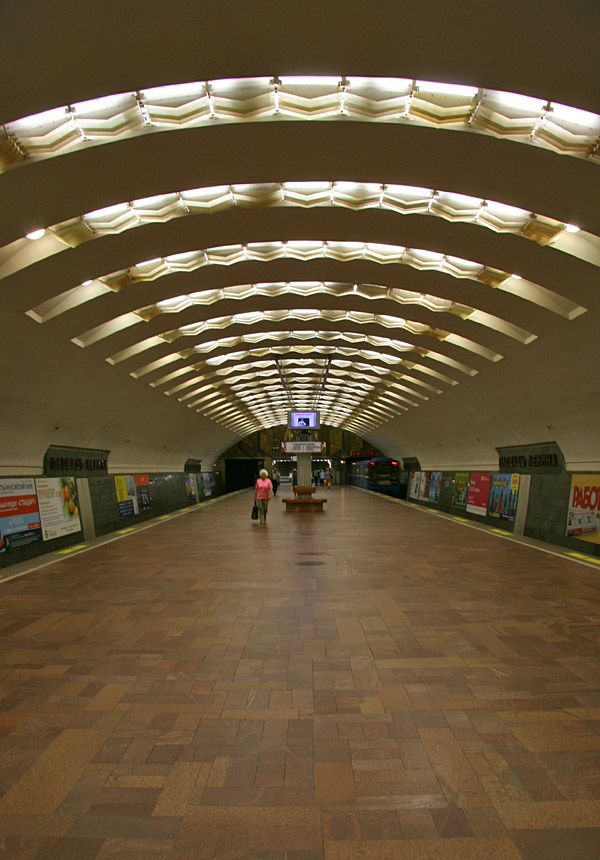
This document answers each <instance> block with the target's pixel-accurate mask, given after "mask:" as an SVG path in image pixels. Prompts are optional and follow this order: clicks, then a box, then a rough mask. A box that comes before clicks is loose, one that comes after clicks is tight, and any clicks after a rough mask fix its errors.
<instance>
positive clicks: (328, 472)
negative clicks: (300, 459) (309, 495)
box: [325, 469, 333, 487]
mask: <svg viewBox="0 0 600 860" xmlns="http://www.w3.org/2000/svg"><path fill="white" fill-rule="evenodd" d="M332 480H333V475H332V474H331V469H326V470H325V486H326V487H330V486H331V482H332Z"/></svg>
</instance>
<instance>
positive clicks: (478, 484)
mask: <svg viewBox="0 0 600 860" xmlns="http://www.w3.org/2000/svg"><path fill="white" fill-rule="evenodd" d="M491 483H492V476H491V475H490V473H489V472H471V477H470V479H469V494H468V496H467V511H468V512H469V513H470V514H477V516H480V517H485V515H486V513H487V505H488V499H489V496H490V486H491Z"/></svg>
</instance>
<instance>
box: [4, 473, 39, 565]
mask: <svg viewBox="0 0 600 860" xmlns="http://www.w3.org/2000/svg"><path fill="white" fill-rule="evenodd" d="M41 539H42V529H41V524H40V512H39V509H38V500H37V495H36V492H35V480H34V479H33V478H0V552H6V550H11V549H18V548H19V547H22V546H26V545H27V544H29V543H36V542H37V541H41Z"/></svg>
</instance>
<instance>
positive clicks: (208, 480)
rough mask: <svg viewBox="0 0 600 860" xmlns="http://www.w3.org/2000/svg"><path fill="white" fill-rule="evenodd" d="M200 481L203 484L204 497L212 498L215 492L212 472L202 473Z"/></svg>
mask: <svg viewBox="0 0 600 860" xmlns="http://www.w3.org/2000/svg"><path fill="white" fill-rule="evenodd" d="M202 480H203V482H204V495H205V496H212V494H213V493H214V491H215V476H214V475H213V473H212V472H202Z"/></svg>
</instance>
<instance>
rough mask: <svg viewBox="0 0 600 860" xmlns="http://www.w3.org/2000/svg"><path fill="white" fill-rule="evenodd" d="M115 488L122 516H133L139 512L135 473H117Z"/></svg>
mask: <svg viewBox="0 0 600 860" xmlns="http://www.w3.org/2000/svg"><path fill="white" fill-rule="evenodd" d="M115 489H116V491H117V504H118V505H119V516H120V517H132V516H133V515H134V514H139V512H140V509H139V505H138V500H137V492H136V484H135V478H134V477H133V475H115Z"/></svg>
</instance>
